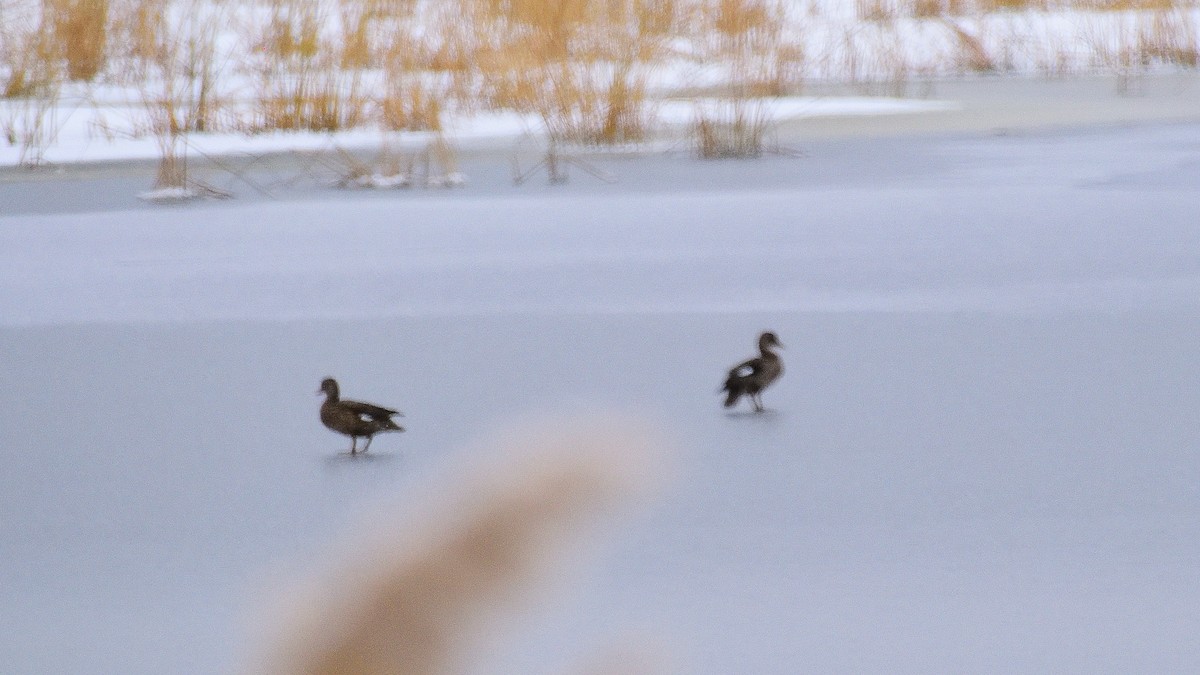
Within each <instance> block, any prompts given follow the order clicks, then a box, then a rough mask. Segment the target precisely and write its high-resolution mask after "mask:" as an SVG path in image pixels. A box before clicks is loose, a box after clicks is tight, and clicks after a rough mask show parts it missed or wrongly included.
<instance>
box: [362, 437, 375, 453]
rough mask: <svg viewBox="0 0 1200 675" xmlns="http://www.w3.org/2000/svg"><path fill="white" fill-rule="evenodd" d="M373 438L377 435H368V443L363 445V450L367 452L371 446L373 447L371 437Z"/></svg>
mask: <svg viewBox="0 0 1200 675" xmlns="http://www.w3.org/2000/svg"><path fill="white" fill-rule="evenodd" d="M373 438H375V437H374V436H367V444H366V445H364V446H363V452H366V451H367V450H368V449H370V447H371V439H373Z"/></svg>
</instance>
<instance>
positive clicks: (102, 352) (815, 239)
mask: <svg viewBox="0 0 1200 675" xmlns="http://www.w3.org/2000/svg"><path fill="white" fill-rule="evenodd" d="M1198 138H1200V127H1198V126H1197V125H1196V124H1195V123H1194V122H1193V123H1183V124H1153V125H1144V126H1138V127H1132V128H1102V129H1093V130H1077V131H1060V132H1042V133H1017V134H1011V135H1007V136H1000V135H984V134H969V135H960V136H940V137H910V138H880V139H867V138H858V139H842V140H826V141H818V142H811V143H804V144H803V150H804V153H803V156H801V157H768V158H766V159H764V160H762V161H756V162H701V161H696V160H693V159H691V158H689V157H687V156H685V155H684V154H658V155H651V156H644V157H638V158H632V159H627V158H619V157H607V158H605V157H601V158H597V159H595V160H594V161H595V162H596V163H597V164H598V166H600V167H601V168H603V169H604V170H605V171H607V172H609V173H611V174H613V175H615V176H618V177H619V181H618V182H617V183H615V184H607V183H603V182H601V181H597V180H592V179H591V178H590V177H588V176H586V175H585V174H582V173H581V174H578V175H573V176H572V180H571V182H570V183H569V184H567V185H565V186H557V187H554V188H550V187H546V186H543V185H539V184H536V181H534V182H531V183H530V184H528V185H527V186H524V187H521V188H515V187H513V186H512V185H511V183H510V182H509V181H508V175H507V173H506V170H507V167H506V166H504V162H503V161H502V159H501V161H497V158H496V156H490V157H489V156H488V155H486V154H485V155H480V156H478V157H475V158H474V159H467V160H464V165H463V166H462V170H463V172H464V173H465V174H466V175H468V176H470V177H471V181H470V183H469V184H467V185H466V186H464V187H462V188H460V189H456V190H454V191H440V190H439V191H422V190H412V191H396V192H393V191H388V192H371V193H363V192H351V193H347V192H344V191H342V192H339V191H335V190H331V189H330V190H318V191H306V192H300V191H296V192H293V193H285V194H283V195H281V196H279V198H277V199H273V200H267V199H262V198H256V197H253V196H247V195H239V198H238V199H234V200H228V201H222V202H198V203H191V204H186V205H179V206H171V207H161V206H158V207H155V206H151V205H144V204H140V203H139V202H138V201H137V200H136V197H135V195H136V194H137V192H139V191H140V190H144V189H145V186H144V184H143V185H142V187H140V188H139V187H137V186H138V183H137V181H136V180H134V179H123V178H118V179H113V180H95V181H79V182H74V181H44V182H29V183H23V184H20V185H19V186H16V187H14V184H12V183H7V184H2V185H0V199H6V200H7V201H3V202H0V203H3V204H7V205H8V206H6V207H0V211H2V213H0V289H2V292H0V323H2V324H3V325H2V326H0V354H2V355H3V358H2V359H0V382H2V383H3V385H4V388H5V391H6V396H5V397H4V399H3V401H4V405H3V406H0V439H2V440H3V443H2V444H0V448H2V449H0V452H2V453H3V459H4V464H5V470H4V471H3V472H0V550H2V551H3V555H2V556H0V578H2V579H3V580H4V583H3V584H0V662H2V663H4V664H5V670H7V671H9V672H22V673H24V672H29V673H55V672H64V673H67V672H69V673H115V672H121V673H191V672H196V673H211V672H229V671H231V670H235V669H236V668H237V667H238V665H239V663H240V662H241V661H240V660H241V659H242V658H243V657H244V655H245V653H246V652H245V650H246V649H247V647H248V645H247V642H248V639H249V638H248V637H247V636H248V634H249V631H247V630H246V625H245V624H246V622H247V621H248V620H249V617H251V616H253V612H254V610H255V607H256V604H257V603H258V601H260V600H261V599H263V598H264V597H266V596H268V595H269V594H270V593H271V592H273V591H275V590H277V588H278V587H279V585H281V584H284V583H286V582H287V581H288V580H289V579H291V578H292V577H293V576H294V575H296V574H299V573H301V572H303V571H304V570H305V569H306V568H307V567H308V566H309V565H310V564H311V563H312V562H313V561H314V560H316V559H319V558H321V557H322V556H323V555H324V553H325V552H326V550H327V548H328V547H329V546H330V542H332V541H334V540H335V539H336V538H337V537H338V536H339V533H341V532H342V531H343V530H344V529H345V528H346V527H348V526H351V525H352V524H353V523H354V522H356V517H357V516H358V515H359V514H360V513H361V512H362V510H363V509H365V508H369V506H370V505H371V504H374V503H376V501H377V500H379V499H384V498H391V497H395V496H396V495H398V494H405V493H406V492H408V491H411V490H414V489H417V488H419V487H420V486H422V485H424V484H426V483H427V482H428V481H429V480H430V479H431V477H434V476H438V475H440V474H442V473H443V472H444V471H445V470H446V467H447V466H448V465H449V464H450V463H451V462H452V461H461V460H462V459H463V457H462V453H463V452H464V450H463V448H466V447H469V445H468V444H469V442H470V441H471V439H473V438H476V437H478V436H480V435H485V434H487V433H488V432H489V431H490V430H492V429H495V428H496V427H498V426H503V425H504V424H505V423H506V422H508V421H510V420H512V419H513V418H516V417H522V416H526V415H530V414H536V413H539V412H551V413H553V412H555V411H563V410H573V409H580V408H584V409H593V408H594V409H605V410H607V409H613V408H616V409H623V410H632V411H634V412H635V413H637V414H640V415H641V416H643V417H644V418H647V419H649V420H651V421H653V422H654V423H655V424H658V425H660V426H661V427H663V428H664V429H666V430H667V432H668V433H670V434H671V435H672V436H673V437H674V439H675V441H676V442H677V444H678V445H679V447H680V449H681V450H680V453H679V455H680V456H679V457H678V458H677V462H678V467H677V471H676V473H677V474H678V475H677V476H676V479H675V480H674V481H673V482H672V483H670V484H669V485H668V486H667V487H666V488H665V490H664V492H663V494H662V495H661V497H660V498H659V499H658V500H657V501H655V502H654V503H652V504H651V505H650V507H649V508H647V509H646V510H645V511H644V512H642V513H640V514H638V515H637V516H635V517H634V518H633V519H632V521H631V522H627V523H624V524H623V525H622V526H621V527H620V528H618V529H615V530H614V532H613V537H612V540H611V541H610V542H609V545H608V546H607V547H606V548H604V549H603V551H602V553H601V555H600V557H599V558H598V559H596V560H593V561H591V562H590V563H587V564H586V565H585V566H584V567H585V569H583V570H581V571H579V572H578V573H577V576H576V577H573V581H572V583H571V584H570V588H569V590H567V591H566V592H564V593H562V594H561V595H560V596H558V597H557V598H556V600H555V602H554V603H553V605H552V607H551V608H550V609H548V610H547V611H546V612H545V613H542V614H536V615H532V614H531V615H528V616H527V615H524V614H522V615H520V616H516V617H512V618H511V619H510V620H509V621H508V625H507V626H506V631H505V633H504V637H503V641H502V642H503V645H504V646H503V648H499V649H497V651H496V653H493V654H490V655H489V659H488V661H487V662H486V663H483V664H481V665H480V669H479V671H480V672H489V673H491V672H494V673H513V672H522V673H528V672H557V671H556V668H558V667H559V666H561V665H562V664H564V663H571V662H572V659H573V658H574V657H575V656H578V655H579V654H581V653H584V654H586V652H587V650H588V649H589V648H591V647H593V646H595V645H596V644H600V643H603V642H604V641H606V640H609V639H620V638H621V637H622V636H625V635H628V634H630V633H633V634H636V635H644V636H650V639H653V640H657V641H659V642H661V643H662V644H665V645H667V646H668V648H669V650H670V652H671V654H672V656H673V659H674V662H675V663H676V664H677V665H678V670H679V671H680V672H687V673H712V674H723V673H796V672H875V673H897V672H911V673H928V672H1081V673H1082V672H1088V673H1095V672H1187V671H1192V670H1195V669H1196V668H1197V667H1198V666H1200V646H1198V645H1197V642H1196V641H1195V639H1194V636H1195V634H1196V632H1197V629H1198V628H1200V609H1198V608H1200V591H1198V590H1197V589H1200V564H1197V563H1198V562H1200V457H1198V454H1197V444H1198V443H1200V419H1198V416H1197V415H1196V411H1197V410H1200V394H1198V390H1200V359H1198V358H1197V344H1198V343H1197V339H1196V336H1197V335H1200V255H1198V253H1200V228H1198V222H1197V218H1196V213H1197V210H1196V205H1197V195H1196V186H1197V185H1200V143H1198V142H1197V139H1198ZM496 165H500V166H498V167H497V166H496ZM18 188H19V190H20V191H21V193H22V195H23V196H21V197H16V196H14V195H16V194H17V191H18ZM118 188H119V189H121V190H124V188H128V190H125V191H123V192H121V194H122V195H124V196H121V197H119V198H118V197H116V196H113V193H112V191H113V190H114V189H118ZM62 191H69V192H70V193H71V194H69V195H64V196H62V197H61V199H62V200H64V203H60V204H59V205H58V206H57V207H56V206H54V200H56V199H59V198H60V197H59V195H58V194H56V193H59V192H62ZM9 197H12V198H11V199H8V198H9ZM67 202H69V203H67ZM764 329H770V330H774V331H775V332H776V333H778V335H779V336H780V339H781V340H782V342H783V343H784V344H785V345H787V348H786V350H784V351H783V352H782V356H783V359H784V363H785V365H786V369H787V370H786V374H785V375H784V377H783V378H782V380H781V381H780V382H779V383H777V384H776V385H775V386H774V387H773V388H771V389H770V390H768V391H767V392H766V393H765V395H764V401H765V403H766V405H767V407H768V408H770V409H771V412H769V413H766V414H763V415H751V414H748V413H747V412H746V411H745V410H744V409H742V410H739V411H736V412H734V413H733V414H727V413H726V412H725V411H723V410H722V409H721V405H720V397H719V396H718V395H717V394H716V389H717V388H718V387H719V385H720V381H721V378H722V377H723V375H724V373H725V371H726V369H727V368H729V367H730V366H731V365H733V364H734V363H736V362H737V361H739V360H741V359H742V358H744V356H745V355H746V354H747V353H748V352H750V350H752V349H753V347H754V340H755V338H756V336H757V335H758V332H759V331H761V330H764ZM328 375H332V376H335V377H338V378H339V381H341V382H342V383H343V386H344V387H345V388H346V390H347V391H348V392H350V391H352V392H354V395H355V396H359V397H361V398H363V399H366V400H381V401H387V402H389V403H393V404H395V405H396V406H397V407H399V408H401V409H402V410H404V411H405V413H406V416H407V417H406V424H405V426H406V427H407V429H408V432H407V433H406V434H403V435H392V436H384V437H380V438H378V439H377V440H376V441H375V443H374V444H373V445H372V448H371V452H370V453H369V455H368V456H367V457H365V458H363V460H364V461H347V460H346V459H345V458H343V457H341V456H340V455H339V454H338V453H339V451H340V450H343V449H344V447H343V446H344V445H345V444H344V442H343V441H344V439H342V438H340V437H338V436H336V435H334V434H332V433H330V432H328V431H326V430H325V429H324V428H323V427H321V425H320V422H319V421H318V420H317V408H318V406H319V404H320V399H319V397H317V396H316V395H315V394H314V391H315V389H316V387H317V385H318V383H319V382H320V381H321V379H322V378H323V377H325V376H328Z"/></svg>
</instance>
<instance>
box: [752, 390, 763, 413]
mask: <svg viewBox="0 0 1200 675" xmlns="http://www.w3.org/2000/svg"><path fill="white" fill-rule="evenodd" d="M750 400H751V401H753V402H754V412H762V411H763V404H762V399H761V398H759V395H758V394H753V395H751V396H750Z"/></svg>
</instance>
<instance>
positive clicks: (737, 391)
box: [721, 380, 742, 408]
mask: <svg viewBox="0 0 1200 675" xmlns="http://www.w3.org/2000/svg"><path fill="white" fill-rule="evenodd" d="M721 391H723V392H726V396H725V407H726V408H732V407H733V404H734V403H737V400H738V399H739V398H741V397H742V388H741V387H739V386H737V384H736V383H735V382H733V381H732V380H731V381H728V382H726V383H725V386H724V387H722V388H721Z"/></svg>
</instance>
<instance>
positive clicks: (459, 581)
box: [248, 419, 658, 675]
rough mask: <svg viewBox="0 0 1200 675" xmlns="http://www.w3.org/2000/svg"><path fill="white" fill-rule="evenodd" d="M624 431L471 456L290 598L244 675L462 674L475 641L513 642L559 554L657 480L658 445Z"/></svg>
mask: <svg viewBox="0 0 1200 675" xmlns="http://www.w3.org/2000/svg"><path fill="white" fill-rule="evenodd" d="M633 428H634V429H635V430H633V431H629V429H630V423H629V421H628V420H625V419H605V420H599V421H587V420H585V421H581V420H566V421H563V420H557V421H555V422H554V423H553V424H552V425H549V426H545V427H542V426H537V427H528V428H526V429H525V430H523V431H521V432H517V433H506V434H501V435H499V436H497V437H496V438H494V439H492V441H491V442H490V443H487V444H483V445H481V446H478V447H475V448H473V450H472V452H471V456H472V457H474V458H477V459H476V462H479V461H480V460H479V459H478V458H480V457H487V458H489V459H486V460H483V462H484V463H483V464H478V463H477V464H476V465H474V466H469V467H465V468H463V469H462V470H460V471H459V472H458V473H457V474H456V475H454V476H453V480H451V481H449V482H443V483H442V484H439V485H437V486H436V488H437V490H436V492H430V493H429V494H428V495H426V498H425V499H424V500H416V501H410V503H409V504H407V505H405V506H404V507H403V508H401V507H393V508H391V509H384V510H382V511H381V512H380V513H379V514H378V516H377V517H376V519H375V521H374V522H372V523H369V524H368V525H367V526H363V527H362V528H361V529H362V531H361V532H360V533H359V534H358V536H356V537H354V538H352V539H351V540H350V541H348V542H344V544H343V546H342V548H341V550H340V551H339V552H338V555H337V556H336V557H335V559H333V560H332V561H331V562H330V563H329V565H328V566H327V569H326V570H325V572H324V573H323V574H318V575H314V578H313V579H312V580H311V581H310V582H309V583H308V584H307V585H306V586H304V587H302V588H298V589H295V590H293V591H291V592H290V593H289V594H287V595H286V596H285V597H284V601H283V603H281V604H280V607H279V609H278V610H277V612H276V614H275V615H274V616H275V617H276V618H270V619H268V621H267V623H268V624H269V628H268V631H264V632H263V634H264V637H263V639H262V642H263V645H264V647H263V649H262V651H261V653H260V654H259V655H256V658H255V660H254V661H253V662H252V663H251V664H250V667H249V669H248V670H249V672H254V673H259V674H261V675H271V674H274V673H279V674H283V673H287V674H288V675H384V674H388V675H408V674H412V675H417V674H421V675H427V674H429V673H453V672H467V668H468V667H469V665H470V662H471V657H472V654H473V653H474V652H475V650H476V648H477V646H478V645H479V644H480V643H481V642H486V641H487V640H488V639H489V637H492V636H497V635H503V636H505V637H506V638H509V639H513V638H519V637H520V635H519V634H520V629H521V625H522V624H521V622H520V620H519V619H518V620H516V621H513V620H511V619H512V618H515V617H517V616H519V615H520V614H521V613H524V612H527V611H528V608H529V607H530V606H531V605H534V604H536V603H532V602H531V598H537V597H539V595H540V593H539V591H540V589H541V587H542V586H543V585H544V582H545V581H546V580H547V579H548V578H549V577H550V575H551V572H553V571H554V570H555V569H556V568H560V567H562V566H563V564H564V563H565V562H566V558H564V557H563V555H562V554H563V552H564V550H565V549H564V547H565V546H567V545H568V544H576V545H577V544H578V542H579V541H580V540H581V539H586V538H587V537H586V535H587V534H589V533H594V530H591V529H590V526H594V525H595V524H596V522H595V521H596V520H597V518H598V517H599V516H603V515H612V514H613V513H614V512H615V511H617V510H621V509H622V508H623V507H627V506H628V505H629V504H630V502H631V500H633V499H634V498H636V496H637V495H638V493H640V492H642V491H643V490H644V489H645V487H646V486H647V485H648V484H653V483H654V482H655V481H656V478H657V476H656V471H655V469H657V468H658V467H656V466H655V464H656V459H655V457H654V456H653V452H654V451H655V450H657V449H658V448H657V447H655V446H656V443H655V441H653V440H651V439H652V436H650V435H649V434H647V433H646V432H643V431H638V430H636V429H638V428H639V426H638V425H635V426H634V427H633ZM501 617H504V618H506V619H509V620H507V621H501V620H500V618H501ZM502 629H503V630H502ZM643 672H644V671H643Z"/></svg>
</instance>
